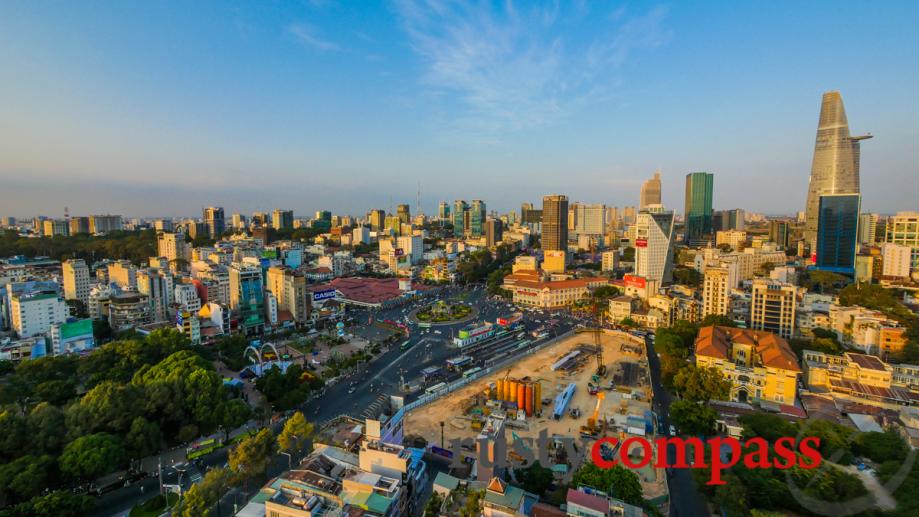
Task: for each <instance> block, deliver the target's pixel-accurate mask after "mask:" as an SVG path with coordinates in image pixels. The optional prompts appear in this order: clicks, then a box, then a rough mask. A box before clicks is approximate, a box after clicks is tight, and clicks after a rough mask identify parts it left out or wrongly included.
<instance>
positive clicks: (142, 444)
mask: <svg viewBox="0 0 919 517" xmlns="http://www.w3.org/2000/svg"><path fill="white" fill-rule="evenodd" d="M124 444H125V448H126V449H127V451H128V453H129V454H130V456H131V458H135V459H138V458H144V457H146V456H150V455H151V454H154V453H156V452H157V451H159V450H160V448H162V446H163V433H162V432H161V431H160V428H159V426H158V425H156V424H155V423H153V422H150V421H149V420H147V419H146V418H144V417H142V416H138V417H136V418H135V419H134V420H133V421H132V422H131V427H130V428H129V429H128V432H127V434H126V435H125V437H124Z"/></svg>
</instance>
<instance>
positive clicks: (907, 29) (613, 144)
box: [0, 0, 919, 217]
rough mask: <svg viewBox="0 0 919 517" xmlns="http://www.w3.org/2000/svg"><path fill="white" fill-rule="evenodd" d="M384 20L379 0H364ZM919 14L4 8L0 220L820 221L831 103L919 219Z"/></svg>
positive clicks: (454, 6)
mask: <svg viewBox="0 0 919 517" xmlns="http://www.w3.org/2000/svg"><path fill="white" fill-rule="evenodd" d="M368 4H369V3H368ZM916 26H919V4H917V3H916V2H907V1H900V2H884V3H880V4H868V3H861V4H856V3H854V2H846V3H839V2H810V3H800V4H795V5H790V4H776V5H769V6H768V7H766V6H763V5H761V4H752V3H734V4H728V3H724V2H705V3H696V2H693V3H691V4H686V3H673V4H645V3H623V2H586V1H581V2H545V3H540V4H532V3H530V2H518V3H510V2H483V3H475V4H472V5H468V6H467V5H466V4H465V3H461V2H451V1H446V0H444V1H441V0H429V1H427V2H420V1H419V2H416V1H411V0H394V1H388V2H380V3H377V4H374V5H364V4H361V5H360V6H359V7H355V6H354V5H352V4H347V3H343V2H335V1H333V0H312V1H304V2H300V3H293V2H280V3H276V4H271V5H268V6H264V5H258V6H256V5H253V4H249V3H245V2H239V3H232V4H229V3H225V2H195V3H192V4H187V3H180V2H175V1H165V2H147V3H126V2H112V1H109V2H97V3H92V4H85V3H50V2H45V1H30V2H23V1H11V2H3V3H0V48H2V49H3V51H0V131H2V138H0V215H14V216H19V217H29V216H33V215H37V214H42V215H49V216H54V217H60V216H62V215H63V210H64V208H63V207H64V206H68V207H69V208H70V212H71V213H72V214H88V213H104V212H111V213H121V214H124V215H126V216H168V215H200V208H201V207H202V206H208V205H221V206H224V207H226V210H227V213H231V212H242V213H250V212H252V211H253V210H270V209H273V208H275V207H283V208H292V209H294V210H295V212H296V214H297V215H308V214H311V213H312V212H313V211H315V210H319V209H328V210H333V211H335V212H336V213H351V214H361V213H364V212H365V211H366V210H368V209H370V208H374V207H378V208H388V207H389V206H391V205H392V206H394V205H395V204H396V203H406V202H407V203H410V204H411V205H412V210H413V212H414V211H416V209H417V208H416V207H415V206H414V205H415V195H416V189H417V185H418V183H419V182H420V183H421V189H422V201H423V209H424V211H425V212H426V213H429V214H430V213H434V211H435V209H436V205H437V202H438V201H440V200H448V201H450V200H453V199H456V198H465V199H471V198H479V199H483V200H485V201H486V203H487V205H488V208H489V209H497V210H500V211H507V210H510V209H515V208H518V207H519V205H520V203H521V202H523V201H532V202H535V203H537V204H538V203H539V200H540V198H541V196H542V195H544V194H548V193H553V192H558V193H564V194H567V195H568V196H569V198H570V199H571V200H572V201H583V202H602V203H606V204H608V205H617V206H624V205H636V204H637V201H638V190H639V187H640V185H641V182H642V181H644V180H645V179H646V178H648V177H650V175H651V174H652V172H653V171H654V170H655V169H657V168H660V169H661V170H662V173H663V174H662V175H663V191H664V203H665V204H666V205H667V206H668V207H671V208H673V209H675V210H677V211H678V212H680V211H682V208H683V201H682V197H683V177H684V175H685V174H686V173H687V172H690V171H698V170H704V171H710V172H713V173H714V174H715V195H714V200H715V202H714V204H715V208H716V209H722V208H734V207H743V208H745V209H747V210H749V211H757V212H764V213H767V214H776V213H794V212H796V211H799V210H803V209H804V202H805V197H806V194H807V181H808V175H809V173H810V166H811V159H812V156H813V146H814V138H815V133H816V126H817V118H818V112H819V108H820V98H821V94H822V93H823V92H824V91H827V90H839V91H841V93H842V96H843V99H844V101H845V107H846V111H847V114H848V118H849V125H850V127H851V129H852V132H853V133H854V134H862V133H872V134H873V135H874V136H875V138H874V139H872V140H871V141H869V142H866V143H865V144H864V146H863V147H862V155H861V160H862V161H861V191H862V195H863V201H862V206H863V209H864V210H865V211H878V212H883V213H892V212H895V211H897V210H907V209H916V208H917V206H916V204H915V201H916V199H919V182H917V181H916V180H915V178H916V164H917V163H919V145H916V142H917V141H919V126H917V124H916V121H917V119H919V117H917V115H919V113H917V110H919V109H917V106H916V103H915V91H917V89H919V67H916V66H915V64H916V55H917V53H919V52H917V51H919V33H917V32H916V31H915V27H916Z"/></svg>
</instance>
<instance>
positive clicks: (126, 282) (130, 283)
mask: <svg viewBox="0 0 919 517" xmlns="http://www.w3.org/2000/svg"><path fill="white" fill-rule="evenodd" d="M108 279H109V282H111V283H113V284H115V285H117V286H118V287H120V288H122V289H136V288H137V268H135V267H134V265H133V264H131V261H129V260H119V261H116V262H112V263H111V264H109V265H108Z"/></svg>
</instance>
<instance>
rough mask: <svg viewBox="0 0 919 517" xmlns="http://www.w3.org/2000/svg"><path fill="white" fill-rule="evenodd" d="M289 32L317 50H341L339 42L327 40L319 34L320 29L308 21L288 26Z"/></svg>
mask: <svg viewBox="0 0 919 517" xmlns="http://www.w3.org/2000/svg"><path fill="white" fill-rule="evenodd" d="M287 32H289V33H291V34H292V35H293V36H294V37H295V38H297V41H299V42H301V43H305V44H306V45H309V46H311V47H313V48H315V49H317V50H322V51H337V50H341V47H339V46H338V45H337V44H335V43H333V42H331V41H328V40H325V39H323V38H322V37H320V36H319V34H318V33H319V31H318V30H317V29H316V27H313V26H312V25H309V24H306V23H295V24H293V25H290V26H288V27H287Z"/></svg>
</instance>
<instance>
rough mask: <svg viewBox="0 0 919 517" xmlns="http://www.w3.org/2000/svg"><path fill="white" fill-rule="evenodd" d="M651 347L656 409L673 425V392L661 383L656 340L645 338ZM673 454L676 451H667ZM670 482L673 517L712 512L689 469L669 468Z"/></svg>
mask: <svg viewBox="0 0 919 517" xmlns="http://www.w3.org/2000/svg"><path fill="white" fill-rule="evenodd" d="M645 342H646V344H647V347H648V367H649V368H650V370H651V387H652V389H653V390H654V404H655V408H654V409H655V412H656V413H657V414H658V415H661V419H662V420H663V424H664V429H669V427H670V402H671V396H670V393H668V392H667V390H666V389H664V386H663V385H662V384H661V362H660V358H659V357H658V356H657V352H655V351H654V340H652V339H651V336H648V337H647V338H645ZM667 453H668V456H669V457H671V458H672V457H673V454H674V451H673V450H672V449H668V450H667ZM667 482H668V484H669V487H670V517H684V516H699V515H711V512H710V510H709V508H708V504H707V503H706V501H705V497H704V496H703V495H702V493H701V492H699V489H698V488H697V487H696V482H695V480H693V478H692V470H690V469H668V473H667Z"/></svg>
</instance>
